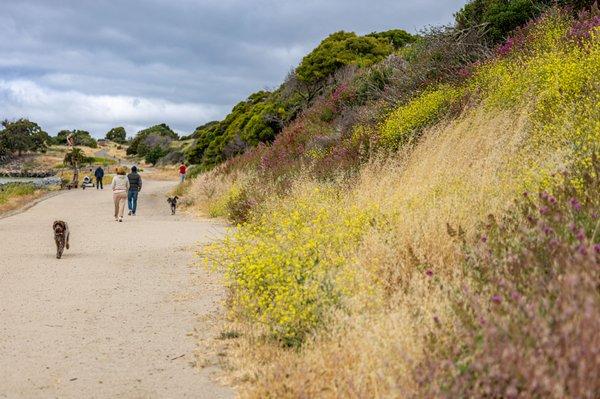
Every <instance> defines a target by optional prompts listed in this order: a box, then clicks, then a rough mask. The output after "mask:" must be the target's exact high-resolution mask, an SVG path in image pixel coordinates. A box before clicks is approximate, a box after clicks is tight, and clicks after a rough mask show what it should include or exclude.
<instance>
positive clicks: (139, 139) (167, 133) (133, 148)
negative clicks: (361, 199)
mask: <svg viewBox="0 0 600 399" xmlns="http://www.w3.org/2000/svg"><path fill="white" fill-rule="evenodd" d="M150 135H154V136H161V137H166V138H169V139H171V140H177V139H179V136H178V135H177V133H175V132H174V131H173V130H172V129H171V128H170V127H169V126H168V125H167V124H165V123H161V124H159V125H154V126H152V127H149V128H147V129H144V130H140V131H139V132H137V134H136V135H135V137H134V138H133V140H131V143H130V144H129V147H127V155H140V156H144V155H145V154H144V153H139V151H138V146H140V144H141V143H143V142H144V140H145V139H146V137H148V136H150ZM145 148H147V147H144V146H143V145H142V147H141V149H142V152H143V150H144V149H145Z"/></svg>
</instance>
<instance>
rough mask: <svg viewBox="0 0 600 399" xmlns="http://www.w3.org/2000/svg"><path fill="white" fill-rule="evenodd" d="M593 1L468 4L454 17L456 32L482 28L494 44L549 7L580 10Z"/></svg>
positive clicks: (477, 0) (484, 0) (519, 0)
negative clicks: (559, 6) (457, 30)
mask: <svg viewBox="0 0 600 399" xmlns="http://www.w3.org/2000/svg"><path fill="white" fill-rule="evenodd" d="M595 2H596V0H558V1H553V0H539V1H532V0H508V1H507V0H471V1H470V2H468V3H467V4H466V5H465V6H464V7H463V8H462V9H461V10H460V11H459V12H457V13H456V14H455V18H456V26H457V28H458V29H469V28H472V27H474V26H480V25H484V26H486V29H487V34H486V36H487V37H488V38H489V39H490V40H491V41H492V42H493V43H500V42H502V41H504V40H506V39H507V38H508V36H509V35H510V33H511V32H512V31H513V30H515V29H516V28H518V27H520V26H522V25H524V24H525V23H527V22H528V21H530V20H532V19H534V18H535V17H537V16H539V15H540V14H542V13H543V12H544V11H545V10H546V9H547V8H548V7H550V6H552V5H554V4H558V5H561V6H568V7H572V8H573V9H574V10H581V9H584V8H589V7H591V6H592V5H593V4H594V3H595Z"/></svg>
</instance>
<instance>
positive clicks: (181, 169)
mask: <svg viewBox="0 0 600 399" xmlns="http://www.w3.org/2000/svg"><path fill="white" fill-rule="evenodd" d="M186 172H187V166H185V164H184V163H183V162H182V163H181V165H179V181H180V182H181V183H183V181H184V180H185V174H186Z"/></svg>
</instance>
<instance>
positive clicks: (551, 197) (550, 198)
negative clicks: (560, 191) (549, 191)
mask: <svg viewBox="0 0 600 399" xmlns="http://www.w3.org/2000/svg"><path fill="white" fill-rule="evenodd" d="M548 202H550V203H551V204H552V205H554V204H556V198H554V197H553V196H552V195H551V196H549V197H548Z"/></svg>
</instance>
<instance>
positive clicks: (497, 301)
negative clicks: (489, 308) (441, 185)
mask: <svg viewBox="0 0 600 399" xmlns="http://www.w3.org/2000/svg"><path fill="white" fill-rule="evenodd" d="M492 302H494V303H495V304H500V303H502V297H501V296H500V295H493V296H492Z"/></svg>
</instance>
